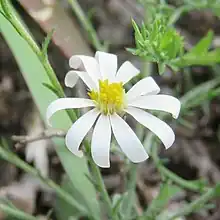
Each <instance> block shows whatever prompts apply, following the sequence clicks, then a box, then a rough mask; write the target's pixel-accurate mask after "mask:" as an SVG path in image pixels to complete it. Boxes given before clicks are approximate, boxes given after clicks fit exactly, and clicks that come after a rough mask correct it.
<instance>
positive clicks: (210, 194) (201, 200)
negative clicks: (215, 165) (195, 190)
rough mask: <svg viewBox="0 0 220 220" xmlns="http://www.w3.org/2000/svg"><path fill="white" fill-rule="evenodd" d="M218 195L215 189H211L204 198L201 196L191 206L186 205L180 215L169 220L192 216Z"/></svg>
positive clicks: (177, 214)
mask: <svg viewBox="0 0 220 220" xmlns="http://www.w3.org/2000/svg"><path fill="white" fill-rule="evenodd" d="M215 194H216V190H215V188H213V189H209V190H208V191H207V192H206V193H204V194H203V195H202V196H200V197H199V198H198V199H196V200H195V201H193V202H191V203H190V204H189V205H186V206H185V207H183V208H182V209H181V210H180V211H179V212H178V213H176V214H175V215H173V216H172V217H171V218H169V219H168V220H175V219H177V218H178V217H181V216H187V215H189V214H191V213H192V212H195V211H198V210H199V209H201V208H202V207H203V206H204V205H205V204H206V203H207V202H208V201H209V200H210V199H212V198H213V197H214V196H215Z"/></svg>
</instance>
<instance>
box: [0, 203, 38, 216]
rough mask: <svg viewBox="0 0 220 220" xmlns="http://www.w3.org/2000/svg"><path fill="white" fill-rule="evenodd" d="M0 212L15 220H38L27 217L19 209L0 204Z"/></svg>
mask: <svg viewBox="0 0 220 220" xmlns="http://www.w3.org/2000/svg"><path fill="white" fill-rule="evenodd" d="M0 210H2V211H3V212H4V213H6V214H7V215H9V216H13V217H14V218H16V219H23V220H38V218H36V217H34V216H32V215H29V214H27V213H25V212H23V211H21V210H19V209H16V208H14V207H13V208H12V207H10V206H8V205H5V204H0Z"/></svg>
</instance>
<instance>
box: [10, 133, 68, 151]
mask: <svg viewBox="0 0 220 220" xmlns="http://www.w3.org/2000/svg"><path fill="white" fill-rule="evenodd" d="M65 135H66V132H65V131H62V130H45V131H43V132H41V133H40V134H36V135H32V136H28V135H21V136H18V135H13V136H12V140H13V141H15V142H18V144H17V145H16V148H20V147H21V146H22V145H25V144H27V143H30V142H34V141H39V140H43V139H50V138H53V137H65Z"/></svg>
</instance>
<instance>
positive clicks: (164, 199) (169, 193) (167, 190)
mask: <svg viewBox="0 0 220 220" xmlns="http://www.w3.org/2000/svg"><path fill="white" fill-rule="evenodd" d="M181 190H182V189H181V188H180V187H178V186H176V185H173V184H170V183H168V182H166V183H164V184H162V185H161V188H160V192H159V194H158V196H157V197H156V198H155V199H154V200H153V201H152V202H151V204H150V206H149V207H148V209H147V211H146V212H145V213H144V216H145V218H146V219H149V220H151V219H152V220H155V218H156V216H157V215H158V213H160V212H161V211H162V210H163V209H164V207H165V206H166V205H167V203H168V202H169V200H170V199H171V198H172V197H173V196H175V195H176V194H177V193H179V192H180V191H181Z"/></svg>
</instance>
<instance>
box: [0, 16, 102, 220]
mask: <svg viewBox="0 0 220 220" xmlns="http://www.w3.org/2000/svg"><path fill="white" fill-rule="evenodd" d="M0 30H1V33H2V35H3V37H4V38H5V40H6V41H7V43H8V45H9V47H10V48H11V50H12V52H13V55H14V57H15V59H16V61H17V63H18V65H19V67H20V70H21V72H22V74H23V77H24V78H25V80H26V83H27V85H28V88H29V90H30V92H31V94H32V96H33V99H34V101H35V103H36V105H37V107H38V109H39V112H40V114H41V116H42V119H44V121H46V120H45V113H46V109H47V106H48V105H49V104H50V103H51V102H52V101H53V100H55V99H57V97H56V96H55V95H54V94H53V93H52V92H51V91H50V90H48V89H47V88H45V86H44V85H43V83H46V84H48V85H49V84H50V81H49V79H48V76H47V74H46V72H45V69H44V68H43V66H42V64H41V62H40V61H39V59H38V58H37V56H36V54H35V53H33V51H32V49H31V48H30V47H29V45H28V44H27V42H25V41H24V39H23V38H21V36H20V35H19V34H18V33H17V32H16V30H15V29H14V27H13V26H12V25H11V24H10V22H9V21H8V20H7V19H6V18H5V17H4V16H3V15H2V14H0ZM53 119H54V120H53V122H54V125H55V127H57V128H61V129H67V128H69V127H70V126H71V121H70V119H69V117H68V116H67V113H66V112H65V111H61V112H58V113H57V114H56V115H55V117H54V118H53ZM53 141H54V143H55V149H56V152H57V154H58V156H59V158H60V160H61V163H62V164H63V167H64V169H65V171H66V173H67V174H68V176H69V178H70V180H71V182H72V185H73V186H74V189H73V190H76V191H77V192H80V194H81V197H83V198H84V199H85V205H86V206H87V207H88V209H89V210H91V212H90V213H91V215H93V216H94V217H95V218H96V219H99V217H98V216H99V212H100V211H99V206H98V203H97V200H96V192H95V189H94V187H93V185H92V184H91V183H90V181H89V180H88V179H87V177H86V174H87V175H88V174H89V171H88V167H87V163H86V159H85V158H78V157H76V156H74V155H73V154H71V153H70V151H68V149H67V148H66V146H65V144H64V141H63V140H61V139H60V138H54V139H53ZM73 195H75V194H73ZM76 195H78V194H76ZM81 197H79V196H78V197H77V199H78V200H81Z"/></svg>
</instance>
